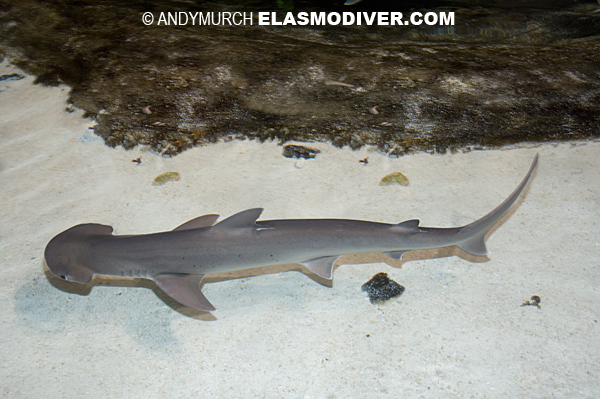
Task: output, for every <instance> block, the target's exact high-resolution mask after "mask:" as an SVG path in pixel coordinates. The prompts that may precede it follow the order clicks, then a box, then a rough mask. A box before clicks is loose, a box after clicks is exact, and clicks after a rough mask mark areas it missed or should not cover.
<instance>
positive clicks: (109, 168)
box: [0, 63, 600, 398]
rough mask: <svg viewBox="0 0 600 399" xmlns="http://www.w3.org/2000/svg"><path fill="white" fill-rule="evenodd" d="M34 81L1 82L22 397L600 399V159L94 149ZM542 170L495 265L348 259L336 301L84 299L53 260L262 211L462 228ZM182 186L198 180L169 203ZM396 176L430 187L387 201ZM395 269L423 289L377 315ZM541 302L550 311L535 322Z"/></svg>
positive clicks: (256, 147) (292, 275) (9, 332)
mask: <svg viewBox="0 0 600 399" xmlns="http://www.w3.org/2000/svg"><path fill="white" fill-rule="evenodd" d="M15 72H19V71H17V70H14V69H13V68H12V67H11V66H8V65H7V64H6V63H5V64H0V75H5V74H11V73H15ZM32 81H33V78H31V77H25V78H24V79H21V80H5V81H1V82H0V110H1V111H0V112H1V113H0V115H1V116H0V140H1V146H0V182H1V187H2V190H1V191H0V201H1V203H2V206H1V207H0V216H1V218H2V225H1V227H0V256H1V264H0V296H1V299H2V305H3V306H2V307H0V325H1V327H0V342H1V343H2V344H1V346H0V360H1V362H0V367H2V373H1V377H0V393H1V394H2V396H3V397H10V398H21V397H24V398H42V397H43V398H61V397H84V396H85V397H96V398H102V397H136V398H138V397H139V398H179V397H181V398H189V397H233V398H235V397H240V398H241V397H244V398H249V397H271V398H275V397H285V398H365V397H369V398H388V397H403V398H421V397H431V398H468V397H477V398H507V397H512V398H517V397H519V398H524V397H527V398H548V397H553V398H561V397H564V398H597V397H599V396H600V383H599V382H598V381H600V334H599V328H600V327H599V325H598V318H599V312H600V306H599V305H600V289H599V288H598V287H599V286H600V273H599V262H600V238H599V232H600V173H599V170H600V156H599V154H600V144H599V143H594V142H589V143H578V144H569V143H566V144H560V145H542V146H538V147H537V148H519V149H511V150H502V151H474V152H470V153H464V154H452V155H451V154H448V155H429V154H417V155H411V156H405V157H402V158H398V159H396V158H389V157H386V156H385V154H380V153H377V152H369V150H368V149H364V150H361V151H356V152H354V151H351V150H348V149H341V150H340V149H337V148H334V147H331V146H329V145H327V144H317V145H315V147H318V148H320V149H321V150H322V152H321V154H319V155H318V156H317V158H316V159H312V160H308V161H306V162H305V163H304V165H302V167H301V168H299V167H297V166H298V165H296V161H295V160H293V159H288V158H284V157H283V156H282V155H281V147H280V146H277V144H276V143H264V144H260V143H258V142H248V141H244V142H240V141H234V142H228V143H219V144H216V145H212V146H208V147H203V148H195V149H192V150H189V151H186V152H185V153H183V154H182V155H179V156H177V157H175V158H172V159H171V158H164V157H161V156H160V155H158V154H155V153H151V152H143V151H142V149H135V150H133V151H125V150H123V149H120V148H117V149H111V148H109V147H107V146H105V145H104V144H103V142H102V141H100V140H94V136H93V135H91V134H90V133H91V130H90V129H89V127H90V126H92V125H93V122H92V121H91V120H88V119H85V118H83V117H82V111H75V112H73V113H69V112H66V111H65V107H66V99H67V96H68V88H65V87H60V88H45V87H40V86H35V85H33V84H32ZM538 152H539V154H540V163H539V167H538V169H537V171H536V174H535V176H534V179H533V180H532V182H531V184H530V186H529V188H528V190H527V192H526V195H525V197H523V199H522V201H520V202H519V203H518V205H517V206H515V208H513V211H512V212H511V213H510V215H509V216H508V217H506V218H504V219H503V221H502V222H501V223H500V224H499V225H498V226H497V228H496V229H495V231H493V233H492V234H491V235H490V236H489V238H488V240H487V246H488V249H489V250H490V251H491V254H490V255H489V258H485V257H484V258H483V259H482V258H476V257H472V256H468V255H465V254H464V253H461V252H460V251H458V250H440V251H420V252H413V253H410V254H407V257H406V258H407V260H406V261H403V262H401V261H398V262H395V263H393V262H392V263H393V264H394V266H395V267H392V266H390V265H387V264H385V263H381V262H382V261H384V259H385V258H384V257H383V256H382V255H380V256H372V257H370V262H371V263H367V264H357V263H359V262H360V261H364V260H365V259H358V258H348V259H346V260H345V261H344V262H342V264H340V265H338V266H337V268H336V270H335V271H334V279H333V282H332V283H327V282H326V281H323V280H321V279H319V278H317V277H315V276H314V275H311V274H309V273H308V272H306V271H304V270H303V269H301V268H300V267H294V266H290V267H280V268H278V267H271V268H263V269H259V270H249V271H246V272H242V273H239V274H237V275H230V276H212V278H211V279H209V282H208V283H206V284H204V286H203V292H204V293H205V295H206V296H207V297H208V299H209V300H210V301H211V302H212V303H213V304H214V305H215V306H216V307H217V308H218V310H217V311H215V312H212V313H203V312H198V311H194V310H191V309H189V308H184V307H182V306H181V305H179V304H178V303H177V302H175V301H173V300H171V299H170V298H168V297H166V296H165V295H164V294H163V293H162V292H161V291H160V290H159V289H158V288H157V287H156V286H155V285H154V284H153V283H152V282H149V281H146V280H140V279H138V280H126V279H121V280H108V279H101V278H98V277H97V278H95V279H94V280H93V282H92V284H90V285H89V286H83V285H79V284H76V283H66V282H62V281H61V280H58V279H57V278H55V277H53V276H52V275H51V274H49V272H48V271H47V268H46V266H45V263H44V258H43V251H44V248H45V246H46V244H47V243H48V241H49V240H50V239H51V238H52V237H53V236H55V235H56V234H57V233H59V232H61V231H63V230H65V229H67V228H69V227H71V226H73V225H76V224H79V223H85V222H96V223H102V224H108V225H111V226H113V227H114V229H115V234H142V233H150V232H156V231H164V230H170V229H172V228H174V227H175V226H177V225H179V224H181V223H183V222H185V221H186V220H189V219H191V218H194V217H196V216H199V215H202V214H205V213H220V214H221V215H223V217H225V216H229V215H231V214H233V213H236V212H239V211H241V210H244V209H247V208H252V207H264V208H265V211H264V213H263V216H262V219H273V218H349V219H365V220H373V221H381V222H390V223H397V222H400V221H403V220H406V219H412V218H419V219H420V220H421V225H424V226H448V227H450V226H458V225H462V224H466V223H469V222H471V221H473V220H474V219H476V218H479V217H481V216H483V215H484V214H486V213H487V212H489V211H490V210H491V209H493V208H494V207H495V206H496V205H498V204H499V203H500V202H501V201H502V200H503V199H504V198H505V197H506V196H508V194H509V193H510V192H512V190H513V189H514V188H515V187H516V186H517V184H518V183H519V182H520V180H521V178H522V177H523V175H524V174H525V172H526V171H527V169H528V167H529V164H530V162H531V161H532V159H533V157H534V155H535V154H536V153H538ZM140 156H141V160H142V163H141V164H140V165H137V164H135V163H133V162H132V159H135V158H137V157H140ZM367 156H368V160H369V163H368V165H363V164H361V163H359V162H358V161H359V160H360V159H363V158H365V157H367ZM166 171H178V172H179V173H180V175H181V180H179V181H177V182H170V183H167V184H165V185H163V186H158V187H157V186H152V181H153V179H154V177H155V176H157V175H158V174H160V173H162V172H166ZM393 171H401V172H403V173H404V174H405V175H406V176H408V178H409V179H410V185H409V186H408V187H402V186H387V187H380V186H379V185H378V182H379V180H380V179H381V177H383V176H384V175H386V174H387V173H390V172H393ZM456 254H458V255H460V256H453V255H456ZM367 261H369V260H368V259H367ZM378 262H379V263H378ZM286 270H287V272H282V271H286ZM381 271H385V272H387V273H389V275H390V277H391V278H392V279H394V280H395V281H397V282H399V283H400V284H402V285H404V286H405V287H406V291H405V292H404V294H403V295H402V296H401V297H400V298H398V299H397V300H396V301H394V302H391V303H387V304H385V305H380V306H377V305H373V304H371V303H370V302H369V300H368V299H367V298H366V296H365V294H364V293H363V292H361V290H360V287H361V285H362V284H363V283H364V282H366V281H367V280H368V279H370V278H371V277H372V276H373V275H374V274H375V273H377V272H381ZM534 294H535V295H539V296H540V297H541V304H540V305H541V308H539V309H538V308H536V307H534V306H524V307H521V306H520V305H521V304H522V302H523V301H525V300H527V299H529V298H530V297H531V296H532V295H534Z"/></svg>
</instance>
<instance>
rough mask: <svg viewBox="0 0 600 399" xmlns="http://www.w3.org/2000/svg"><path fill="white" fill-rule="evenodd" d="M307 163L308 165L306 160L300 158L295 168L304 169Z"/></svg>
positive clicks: (295, 163)
mask: <svg viewBox="0 0 600 399" xmlns="http://www.w3.org/2000/svg"><path fill="white" fill-rule="evenodd" d="M305 163H306V158H299V159H297V160H296V162H294V166H295V167H297V168H298V169H302V167H303V166H304V164H305Z"/></svg>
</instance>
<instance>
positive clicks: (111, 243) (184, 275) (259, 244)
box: [44, 155, 538, 311]
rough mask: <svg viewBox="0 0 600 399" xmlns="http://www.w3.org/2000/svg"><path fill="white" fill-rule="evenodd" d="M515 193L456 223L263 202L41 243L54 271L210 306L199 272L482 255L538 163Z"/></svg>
mask: <svg viewBox="0 0 600 399" xmlns="http://www.w3.org/2000/svg"><path fill="white" fill-rule="evenodd" d="M537 158H538V157H537V155H536V157H535V159H534V160H533V163H532V165H531V167H530V169H529V172H528V173H527V175H526V176H525V178H524V179H523V180H522V182H521V183H520V184H519V186H518V187H517V188H516V189H515V191H513V193H512V194H511V195H510V196H509V197H508V198H507V199H506V200H504V202H502V203H501V204H500V205H499V206H498V207H496V208H495V209H494V210H493V211H491V212H490V213H488V214H487V215H485V216H483V217H482V218H481V219H479V220H476V221H474V222H473V223H470V224H468V225H465V226H462V227H455V228H435V227H421V226H419V221H418V220H408V221H405V222H402V223H399V224H387V223H377V222H370V221H362V220H348V219H285V220H264V221H258V218H259V217H260V215H261V213H262V211H263V209H262V208H255V209H248V210H245V211H243V212H240V213H237V214H235V215H233V216H230V217H229V218H227V219H225V220H223V221H222V222H219V223H217V224H214V223H215V222H216V220H217V218H218V217H219V215H212V214H211V215H204V216H200V217H198V218H195V219H192V220H190V221H189V222H187V223H185V224H183V225H181V226H179V227H177V228H176V229H174V230H173V231H168V232H162V233H154V234H146V235H128V236H114V235H112V231H113V229H112V227H111V226H106V225H101V224H81V225H77V226H75V227H72V228H70V229H68V230H66V231H64V232H62V233H60V234H59V235H57V236H56V237H54V238H53V239H52V240H51V241H50V242H49V243H48V245H47V246H46V250H45V253H44V255H45V259H46V264H47V265H48V268H49V269H50V271H51V272H52V273H53V274H54V275H55V276H57V277H59V278H61V279H63V280H67V281H74V282H78V283H82V284H87V283H89V282H90V280H91V279H92V277H93V276H94V275H95V274H99V275H108V276H119V277H141V278H147V279H152V280H154V281H155V282H156V284H157V285H158V286H159V287H160V288H161V289H162V290H163V291H165V292H166V293H167V294H168V295H169V296H171V297H172V298H173V299H175V300H177V301H178V302H180V303H182V304H184V305H186V306H189V307H191V308H194V309H198V310H202V311H211V310H215V307H214V306H213V305H212V304H211V303H210V302H209V301H208V300H207V299H206V297H205V296H204V295H203V294H202V292H201V290H200V286H199V285H200V282H201V280H202V278H203V277H204V275H206V274H211V273H222V272H228V271H234V270H242V269H250V268H255V267H260V266H268V265H278V264H286V263H300V264H302V265H304V266H305V267H306V268H308V269H309V270H311V271H312V272H314V273H315V274H317V275H319V276H321V277H323V278H326V279H331V278H332V271H333V265H334V263H335V261H336V260H337V259H338V258H339V257H340V256H341V255H346V254H357V253H369V252H384V253H386V254H387V255H388V256H390V257H392V258H394V259H400V258H401V257H402V254H404V253H405V252H408V251H411V250H415V249H428V248H438V247H446V246H451V245H456V246H458V247H459V248H461V249H463V250H465V251H467V252H469V253H471V254H474V255H485V254H487V249H486V246H485V242H484V238H485V235H486V233H487V232H488V231H489V230H490V228H491V227H492V226H493V225H494V224H495V223H496V222H497V221H498V220H499V219H500V218H501V217H502V216H503V215H504V214H505V213H506V212H507V211H508V210H509V209H510V208H511V207H512V205H514V203H515V202H516V201H517V199H518V198H519V196H520V195H521V193H522V192H523V190H524V189H525V187H526V186H527V183H528V182H529V180H530V178H531V175H532V173H533V171H534V169H535V166H536V164H537Z"/></svg>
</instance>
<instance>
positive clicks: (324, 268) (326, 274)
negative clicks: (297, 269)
mask: <svg viewBox="0 0 600 399" xmlns="http://www.w3.org/2000/svg"><path fill="white" fill-rule="evenodd" d="M339 257H340V255H335V256H324V257H322V258H317V259H311V260H307V261H306V262H300V264H301V265H302V266H304V267H306V268H307V269H308V270H310V271H311V272H313V273H314V274H316V275H317V276H319V277H323V278H326V279H328V280H331V278H332V275H333V264H334V263H335V261H336V260H338V258H339Z"/></svg>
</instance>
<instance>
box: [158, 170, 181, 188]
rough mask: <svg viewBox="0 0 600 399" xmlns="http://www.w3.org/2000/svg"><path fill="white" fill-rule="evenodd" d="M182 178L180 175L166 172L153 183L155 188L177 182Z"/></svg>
mask: <svg viewBox="0 0 600 399" xmlns="http://www.w3.org/2000/svg"><path fill="white" fill-rule="evenodd" d="M180 178H181V176H179V173H177V172H165V173H161V174H160V175H158V176H156V177H155V178H154V181H153V182H152V185H153V186H162V185H163V184H165V183H167V182H170V181H177V180H179V179H180Z"/></svg>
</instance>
